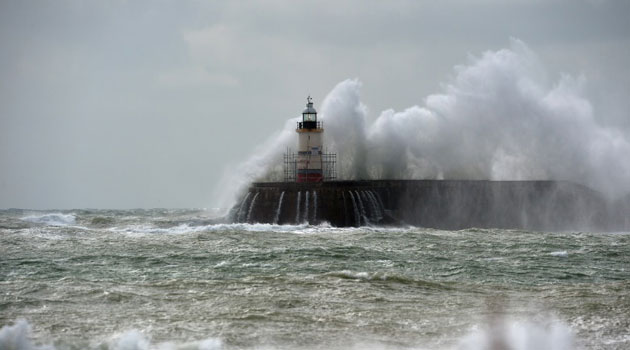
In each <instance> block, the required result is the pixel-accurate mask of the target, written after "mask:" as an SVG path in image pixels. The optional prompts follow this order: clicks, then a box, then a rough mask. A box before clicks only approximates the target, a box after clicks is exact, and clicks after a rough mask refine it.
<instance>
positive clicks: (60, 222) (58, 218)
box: [22, 213, 76, 226]
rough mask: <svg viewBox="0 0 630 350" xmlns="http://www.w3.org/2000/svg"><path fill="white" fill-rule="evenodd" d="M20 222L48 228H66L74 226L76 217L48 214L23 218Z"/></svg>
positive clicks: (72, 215)
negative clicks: (42, 225) (47, 226)
mask: <svg viewBox="0 0 630 350" xmlns="http://www.w3.org/2000/svg"><path fill="white" fill-rule="evenodd" d="M22 220H24V221H28V222H32V223H36V224H44V225H49V226H67V225H74V224H75V222H76V216H75V215H74V214H62V213H48V214H42V215H30V216H25V217H23V218H22Z"/></svg>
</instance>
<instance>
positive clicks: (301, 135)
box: [295, 96, 324, 182]
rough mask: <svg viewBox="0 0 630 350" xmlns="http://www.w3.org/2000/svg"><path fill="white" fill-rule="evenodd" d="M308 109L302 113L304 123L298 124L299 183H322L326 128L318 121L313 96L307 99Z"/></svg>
mask: <svg viewBox="0 0 630 350" xmlns="http://www.w3.org/2000/svg"><path fill="white" fill-rule="evenodd" d="M306 101H307V103H306V108H305V109H304V111H303V112H302V121H301V122H298V123H297V129H296V130H295V131H297V133H298V154H297V174H296V175H297V176H296V180H297V182H322V181H323V180H324V170H323V166H322V165H323V163H322V155H323V149H324V148H323V142H322V136H323V134H324V127H323V125H322V122H320V121H317V111H316V110H315V108H313V100H312V99H311V96H309V97H308V98H307V99H306Z"/></svg>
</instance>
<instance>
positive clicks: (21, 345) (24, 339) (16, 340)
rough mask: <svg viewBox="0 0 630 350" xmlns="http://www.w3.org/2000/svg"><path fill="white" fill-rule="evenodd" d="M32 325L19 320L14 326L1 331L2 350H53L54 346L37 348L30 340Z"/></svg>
mask: <svg viewBox="0 0 630 350" xmlns="http://www.w3.org/2000/svg"><path fill="white" fill-rule="evenodd" d="M30 333H31V325H30V324H28V322H26V320H17V321H16V322H15V324H14V325H13V326H4V327H2V329H0V349H2V350H53V349H54V347H53V346H52V345H44V346H35V345H33V344H32V343H31V340H30V339H29V336H30Z"/></svg>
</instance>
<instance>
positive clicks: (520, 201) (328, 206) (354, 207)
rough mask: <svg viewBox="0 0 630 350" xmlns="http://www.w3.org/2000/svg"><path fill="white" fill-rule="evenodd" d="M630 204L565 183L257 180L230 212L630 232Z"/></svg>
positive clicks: (282, 218) (339, 221)
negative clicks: (629, 217) (258, 181)
mask: <svg viewBox="0 0 630 350" xmlns="http://www.w3.org/2000/svg"><path fill="white" fill-rule="evenodd" d="M282 193H284V195H282ZM281 196H282V199H283V200H282V203H281V205H280V197H281ZM307 197H308V201H307ZM254 198H255V200H254ZM298 201H299V205H298ZM629 208H630V200H628V199H622V200H618V201H616V202H614V203H609V202H607V201H606V200H605V199H604V198H603V197H602V196H601V195H600V194H599V193H597V192H595V191H593V190H591V189H589V188H587V187H584V186H581V185H576V184H573V183H569V182H564V181H468V180H461V181H460V180H375V181H334V182H324V183H285V182H274V183H253V184H252V185H251V186H250V188H249V194H248V195H244V197H243V199H241V202H240V203H238V204H237V205H236V206H235V207H234V208H233V209H232V211H231V214H230V216H231V219H232V221H236V222H245V221H249V222H260V223H279V224H295V223H301V222H310V223H312V224H317V223H320V222H324V221H325V222H328V223H330V224H331V225H333V226H359V225H369V224H379V225H386V224H410V225H415V226H422V227H433V228H442V229H462V228H470V227H479V228H514V229H536V230H624V229H626V230H627V229H630V227H628V225H629V224H630V223H629V222H628V221H629V220H628V219H627V217H628V216H630V211H629ZM276 219H277V220H276Z"/></svg>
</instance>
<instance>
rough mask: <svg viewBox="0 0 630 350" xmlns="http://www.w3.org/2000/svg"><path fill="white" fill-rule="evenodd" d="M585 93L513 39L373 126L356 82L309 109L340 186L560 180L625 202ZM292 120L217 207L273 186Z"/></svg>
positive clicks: (624, 170) (617, 144) (622, 168)
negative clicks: (249, 189) (248, 190)
mask: <svg viewBox="0 0 630 350" xmlns="http://www.w3.org/2000/svg"><path fill="white" fill-rule="evenodd" d="M550 80H551V81H550ZM586 86H587V79H586V77H583V76H579V77H573V76H570V75H561V76H560V78H559V79H557V80H553V79H549V77H548V75H547V72H546V71H545V68H544V65H543V63H541V62H540V61H539V59H538V58H537V56H536V54H535V53H533V52H532V51H531V50H530V49H529V48H528V47H527V46H526V45H525V44H524V43H523V42H521V41H519V40H512V42H511V47H510V48H506V49H502V50H498V51H487V52H485V53H483V54H482V55H481V56H470V57H469V58H468V60H467V62H466V63H465V64H463V65H460V66H457V67H455V68H454V75H453V77H452V78H451V79H449V80H448V82H447V83H446V84H444V85H443V88H442V90H443V91H442V92H441V93H438V94H434V95H430V96H428V97H426V98H425V99H424V101H423V103H422V104H420V105H415V106H411V107H409V108H407V109H405V110H403V111H394V110H386V111H383V112H381V113H380V115H379V116H378V117H377V118H376V120H375V121H374V123H372V124H368V123H367V111H368V109H367V107H366V106H365V105H364V104H363V102H362V101H361V99H360V89H361V82H360V81H359V80H356V79H349V80H345V81H342V82H340V83H339V84H337V86H335V87H334V88H333V89H332V91H331V92H330V93H329V94H328V95H327V96H326V98H325V99H324V101H322V103H321V107H320V108H319V109H318V111H319V118H320V120H323V121H324V128H325V133H324V143H325V147H326V148H327V149H328V150H329V151H330V152H336V153H337V154H338V159H339V162H338V178H339V179H479V180H568V181H572V182H575V183H580V184H583V185H586V186H588V187H591V188H593V189H596V190H598V191H600V192H602V193H604V194H605V195H608V196H609V197H615V196H619V195H624V194H627V193H629V192H630V181H629V180H628V179H630V157H628V155H629V154H630V137H629V135H628V131H627V130H626V131H624V130H621V129H618V128H614V127H609V126H607V125H606V124H604V123H603V122H602V121H601V120H602V119H603V118H601V117H600V118H598V115H597V111H596V110H595V109H594V107H593V105H592V103H591V102H590V100H589V97H588V96H587V94H586V90H587V89H586ZM316 102H317V101H316ZM620 115H624V113H620ZM297 119H298V118H294V119H290V120H288V121H287V122H286V123H285V127H284V128H283V129H282V130H281V131H280V132H278V133H277V134H276V135H274V136H272V137H271V138H270V139H269V140H268V141H267V142H266V143H265V144H264V145H263V146H262V147H261V148H260V149H259V150H256V151H254V153H253V155H252V156H251V157H250V158H249V159H248V160H246V161H245V162H243V163H241V164H240V165H239V166H238V171H234V169H229V170H228V172H227V173H226V174H227V175H226V180H224V181H223V182H222V183H221V185H220V186H221V189H222V191H221V192H222V193H223V195H222V199H223V203H229V201H233V199H234V195H235V194H240V193H239V191H242V190H243V189H244V187H246V186H247V184H249V183H250V182H251V181H277V180H281V179H282V153H284V152H285V151H286V149H287V148H295V145H296V138H297V137H296V135H295V130H294V129H295V121H297ZM235 174H242V175H235ZM226 200H227V202H226ZM224 206H225V207H228V206H230V205H224Z"/></svg>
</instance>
